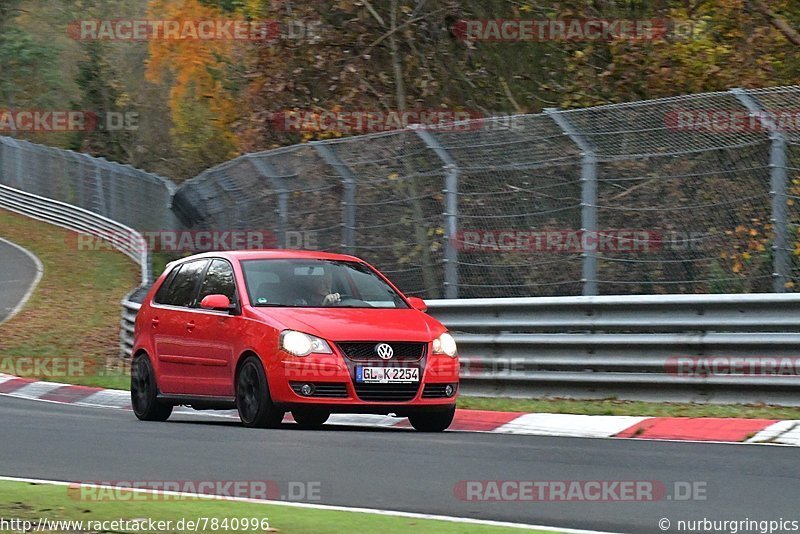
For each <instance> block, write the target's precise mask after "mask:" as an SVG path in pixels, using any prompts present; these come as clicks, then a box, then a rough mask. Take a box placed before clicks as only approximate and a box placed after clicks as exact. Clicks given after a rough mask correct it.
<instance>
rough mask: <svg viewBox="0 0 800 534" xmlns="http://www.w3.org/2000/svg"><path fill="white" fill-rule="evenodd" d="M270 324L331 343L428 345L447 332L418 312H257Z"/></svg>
mask: <svg viewBox="0 0 800 534" xmlns="http://www.w3.org/2000/svg"><path fill="white" fill-rule="evenodd" d="M254 309H255V311H256V313H257V314H258V315H260V316H262V317H263V318H265V319H267V320H268V321H269V322H278V323H279V324H280V326H282V327H283V328H285V329H291V330H299V331H301V332H305V333H307V334H311V335H314V336H318V337H321V338H323V339H327V340H330V341H420V342H428V341H431V340H432V339H433V338H434V337H436V336H438V335H439V334H440V333H441V332H443V331H444V330H445V328H444V327H443V326H442V325H441V324H440V323H439V322H438V321H437V320H436V319H434V318H433V317H431V316H429V315H426V314H425V313H423V312H421V311H419V310H415V309H386V308H254Z"/></svg>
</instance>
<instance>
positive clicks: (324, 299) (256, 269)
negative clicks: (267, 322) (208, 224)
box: [242, 259, 408, 308]
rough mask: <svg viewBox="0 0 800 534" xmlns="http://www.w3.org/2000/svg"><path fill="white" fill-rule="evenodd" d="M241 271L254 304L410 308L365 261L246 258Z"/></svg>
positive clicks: (260, 305) (309, 306)
mask: <svg viewBox="0 0 800 534" xmlns="http://www.w3.org/2000/svg"><path fill="white" fill-rule="evenodd" d="M242 270H243V271H244V279H245V283H246V285H247V293H248V295H249V296H250V303H251V304H252V305H253V306H259V307H266V306H286V307H295V308H322V307H338V308H408V305H406V303H405V301H404V300H403V299H402V297H400V295H399V294H398V293H397V292H396V291H395V290H393V289H392V288H391V286H389V284H387V283H386V282H385V281H384V280H383V279H382V278H381V277H380V276H378V275H377V274H376V273H375V272H373V271H372V269H370V268H369V267H367V266H366V265H364V264H363V263H357V262H351V261H332V260H307V259H301V260H297V259H282V260H277V259H267V260H246V261H243V262H242Z"/></svg>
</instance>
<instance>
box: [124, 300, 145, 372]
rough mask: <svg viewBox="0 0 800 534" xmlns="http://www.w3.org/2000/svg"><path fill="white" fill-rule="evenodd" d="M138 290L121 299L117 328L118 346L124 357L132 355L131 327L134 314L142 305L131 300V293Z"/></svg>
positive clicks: (134, 318)
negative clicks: (120, 313) (120, 317)
mask: <svg viewBox="0 0 800 534" xmlns="http://www.w3.org/2000/svg"><path fill="white" fill-rule="evenodd" d="M136 291H139V290H138V289H136V290H134V291H133V292H131V293H129V294H127V295H125V298H124V299H122V320H121V321H120V330H119V348H120V351H121V352H122V355H123V356H125V357H126V358H130V357H131V356H133V329H134V327H135V326H136V315H137V314H138V313H139V309H141V307H142V305H141V304H139V303H138V302H134V301H132V300H131V298H132V295H133V294H134V293H135V292H136Z"/></svg>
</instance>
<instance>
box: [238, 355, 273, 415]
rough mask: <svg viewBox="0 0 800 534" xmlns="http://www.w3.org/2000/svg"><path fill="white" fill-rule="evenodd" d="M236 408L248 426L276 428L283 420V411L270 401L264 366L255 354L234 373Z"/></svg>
mask: <svg viewBox="0 0 800 534" xmlns="http://www.w3.org/2000/svg"><path fill="white" fill-rule="evenodd" d="M236 409H237V410H238V411H239V418H240V419H241V420H242V424H243V425H244V426H246V427H248V428H276V427H278V426H279V425H280V424H281V421H283V416H284V413H285V412H282V411H281V410H279V409H277V408H276V407H275V405H274V404H273V403H272V398H271V397H270V395H269V386H268V385H267V375H266V373H265V372H264V366H263V365H261V360H260V359H258V358H257V357H255V356H250V357H248V358H247V359H246V360H245V361H244V363H242V366H241V367H240V368H239V372H238V373H237V375H236Z"/></svg>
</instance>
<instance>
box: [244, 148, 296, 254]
mask: <svg viewBox="0 0 800 534" xmlns="http://www.w3.org/2000/svg"><path fill="white" fill-rule="evenodd" d="M247 159H249V160H250V162H251V163H252V164H253V166H254V167H255V168H256V170H257V171H258V172H259V174H261V176H263V177H264V178H266V179H267V180H269V181H270V183H271V184H272V187H273V188H274V189H275V191H276V193H277V195H278V208H277V209H276V210H275V213H277V214H278V247H279V248H286V231H287V230H288V227H289V190H288V189H286V184H285V183H284V181H283V179H284V178H285V177H284V176H281V175H280V173H278V171H277V169H275V166H274V165H272V163H270V162H269V161H264V160H263V159H262V158H259V157H256V156H253V155H252V154H249V155H248V156H247Z"/></svg>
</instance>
